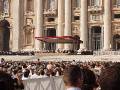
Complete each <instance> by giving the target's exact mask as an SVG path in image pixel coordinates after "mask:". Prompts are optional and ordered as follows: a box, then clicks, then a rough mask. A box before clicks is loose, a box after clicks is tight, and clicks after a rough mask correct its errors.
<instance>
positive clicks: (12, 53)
mask: <svg viewBox="0 0 120 90" xmlns="http://www.w3.org/2000/svg"><path fill="white" fill-rule="evenodd" d="M34 54H35V52H34V51H16V52H13V51H0V55H34Z"/></svg>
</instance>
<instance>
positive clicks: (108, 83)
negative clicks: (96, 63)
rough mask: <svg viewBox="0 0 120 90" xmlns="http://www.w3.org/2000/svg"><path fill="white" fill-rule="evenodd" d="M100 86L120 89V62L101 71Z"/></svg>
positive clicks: (106, 88) (110, 89)
mask: <svg viewBox="0 0 120 90" xmlns="http://www.w3.org/2000/svg"><path fill="white" fill-rule="evenodd" d="M100 86H101V90H120V63H118V64H115V65H113V66H110V67H108V68H106V69H104V70H103V71H102V72H101V75H100Z"/></svg>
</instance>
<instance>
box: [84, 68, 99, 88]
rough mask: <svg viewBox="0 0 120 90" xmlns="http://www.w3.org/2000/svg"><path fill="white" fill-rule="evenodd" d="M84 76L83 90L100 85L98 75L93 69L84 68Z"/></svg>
mask: <svg viewBox="0 0 120 90" xmlns="http://www.w3.org/2000/svg"><path fill="white" fill-rule="evenodd" d="M83 77H84V79H83V86H82V90H93V88H95V87H98V84H97V82H96V76H95V74H94V72H93V71H91V70H89V69H83Z"/></svg>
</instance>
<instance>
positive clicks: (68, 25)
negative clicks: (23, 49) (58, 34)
mask: <svg viewBox="0 0 120 90" xmlns="http://www.w3.org/2000/svg"><path fill="white" fill-rule="evenodd" d="M64 36H71V0H65V30H64ZM71 48H72V47H71V44H64V49H65V50H70V49H71Z"/></svg>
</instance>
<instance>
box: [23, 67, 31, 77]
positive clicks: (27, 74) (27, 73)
mask: <svg viewBox="0 0 120 90" xmlns="http://www.w3.org/2000/svg"><path fill="white" fill-rule="evenodd" d="M29 73H30V70H28V69H26V70H25V72H24V74H23V75H24V77H26V78H28V77H29Z"/></svg>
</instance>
